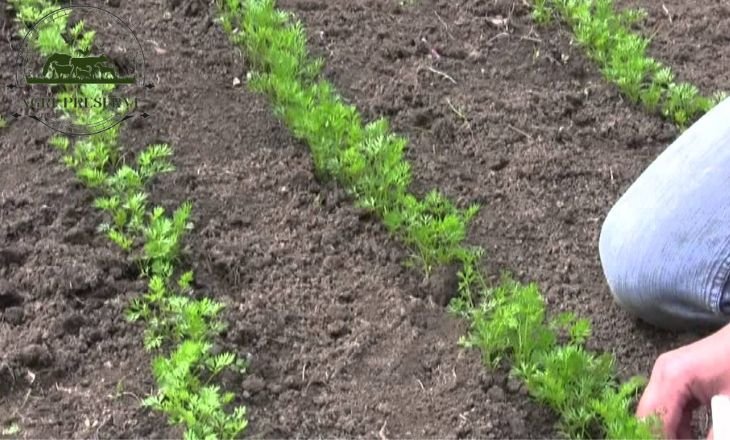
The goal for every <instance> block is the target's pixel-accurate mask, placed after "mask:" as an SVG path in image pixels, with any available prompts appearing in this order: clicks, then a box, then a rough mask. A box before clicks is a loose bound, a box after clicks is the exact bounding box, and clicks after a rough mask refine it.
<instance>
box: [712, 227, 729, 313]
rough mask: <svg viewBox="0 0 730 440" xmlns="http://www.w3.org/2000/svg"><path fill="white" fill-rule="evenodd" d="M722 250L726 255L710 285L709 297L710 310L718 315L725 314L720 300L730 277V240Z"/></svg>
mask: <svg viewBox="0 0 730 440" xmlns="http://www.w3.org/2000/svg"><path fill="white" fill-rule="evenodd" d="M722 252H723V254H724V255H725V257H724V258H723V260H722V263H720V267H719V268H718V270H717V272H716V273H715V276H714V277H713V280H712V285H711V286H710V297H709V301H710V304H709V307H710V310H712V312H713V313H715V314H718V315H719V314H724V313H723V312H722V310H721V309H720V301H721V300H722V294H723V293H724V292H723V288H724V287H725V284H726V283H727V281H728V277H730V241H728V243H726V244H725V247H724V248H723V250H722Z"/></svg>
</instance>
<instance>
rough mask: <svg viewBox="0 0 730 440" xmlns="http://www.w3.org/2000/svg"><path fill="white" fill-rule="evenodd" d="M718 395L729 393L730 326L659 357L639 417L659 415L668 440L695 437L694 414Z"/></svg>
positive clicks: (638, 411) (638, 413) (641, 404)
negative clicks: (693, 427)
mask: <svg viewBox="0 0 730 440" xmlns="http://www.w3.org/2000/svg"><path fill="white" fill-rule="evenodd" d="M716 394H730V325H728V326H726V327H724V328H723V329H721V330H720V331H718V332H717V333H715V334H713V335H710V336H708V337H706V338H704V339H701V340H699V341H697V342H695V343H693V344H690V345H687V346H684V347H681V348H678V349H676V350H673V351H670V352H667V353H664V354H662V355H661V356H659V358H658V359H657V361H656V363H655V364H654V369H653V370H652V372H651V378H650V380H649V385H647V387H646V390H644V394H643V396H642V397H641V400H640V401H639V406H638V408H637V411H636V415H637V416H638V417H639V418H644V417H648V416H651V415H654V414H656V415H658V416H659V418H660V419H661V421H662V424H663V430H664V436H665V437H666V438H670V439H676V438H680V439H685V438H692V431H691V428H690V421H691V419H692V411H693V410H695V409H696V408H698V407H700V406H709V405H710V401H711V399H712V396H714V395H716ZM708 438H709V439H712V433H710V435H709V437H708Z"/></svg>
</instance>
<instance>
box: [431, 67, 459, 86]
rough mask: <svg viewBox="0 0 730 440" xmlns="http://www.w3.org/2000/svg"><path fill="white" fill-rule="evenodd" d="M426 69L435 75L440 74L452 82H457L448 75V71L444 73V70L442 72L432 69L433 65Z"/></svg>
mask: <svg viewBox="0 0 730 440" xmlns="http://www.w3.org/2000/svg"><path fill="white" fill-rule="evenodd" d="M428 70H429V71H431V72H433V73H435V74H437V75H440V76H442V77H444V78H446V79H448V80H449V81H451V82H452V83H454V84H457V82H456V80H455V79H454V78H452V77H451V75H449V74H448V73H445V72H442V71H440V70H437V69H434V68H433V67H430V66H429V67H428Z"/></svg>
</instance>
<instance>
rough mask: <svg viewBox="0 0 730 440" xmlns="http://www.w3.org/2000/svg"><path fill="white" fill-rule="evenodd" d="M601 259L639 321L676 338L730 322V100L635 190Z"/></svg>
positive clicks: (612, 218) (607, 227) (614, 216)
mask: <svg viewBox="0 0 730 440" xmlns="http://www.w3.org/2000/svg"><path fill="white" fill-rule="evenodd" d="M599 252H600V256H601V263H602V265H603V270H604V273H605V275H606V279H607V281H608V285H609V287H610V289H611V292H612V293H613V295H614V297H615V299H616V301H617V302H618V303H619V304H620V305H621V306H623V307H624V308H626V309H627V310H628V311H630V312H631V313H633V314H635V315H637V316H638V317H639V318H641V319H643V320H645V321H648V322H650V323H652V324H654V325H657V326H660V327H663V328H669V329H675V330H685V329H694V328H698V327H715V326H719V325H722V324H726V323H728V322H730V286H729V285H728V284H729V283H728V281H729V278H730V99H728V100H725V101H724V102H722V103H721V104H720V105H718V106H716V107H715V108H714V109H713V110H711V111H710V112H708V113H707V114H706V115H705V116H704V117H703V118H701V119H700V120H699V121H698V122H697V123H695V124H694V125H693V126H691V127H690V128H689V129H688V130H687V131H685V132H684V133H683V134H682V135H681V136H680V138H679V139H677V141H676V142H674V143H673V144H672V145H670V146H669V147H668V148H667V149H666V150H665V151H664V152H663V153H662V154H661V155H660V156H659V157H658V158H657V159H656V160H655V161H654V162H653V163H652V164H651V165H650V166H649V167H648V168H647V169H646V170H645V171H644V173H643V174H642V175H641V176H640V177H639V178H638V179H637V180H636V182H635V183H634V184H633V185H632V186H631V187H629V189H628V190H627V191H626V193H625V194H624V195H623V196H622V197H621V198H620V199H619V200H618V202H617V203H616V205H615V206H613V208H612V209H611V210H610V212H609V213H608V216H607V218H606V220H605V222H604V224H603V228H602V229H601V236H600V240H599Z"/></svg>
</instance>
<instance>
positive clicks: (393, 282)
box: [0, 0, 727, 439]
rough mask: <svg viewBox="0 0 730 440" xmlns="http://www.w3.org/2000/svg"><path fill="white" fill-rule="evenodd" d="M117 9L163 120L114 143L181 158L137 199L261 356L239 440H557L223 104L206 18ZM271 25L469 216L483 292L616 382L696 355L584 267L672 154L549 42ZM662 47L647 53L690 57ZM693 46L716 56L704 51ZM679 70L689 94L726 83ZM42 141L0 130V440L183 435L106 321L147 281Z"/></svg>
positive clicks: (385, 1)
mask: <svg viewBox="0 0 730 440" xmlns="http://www.w3.org/2000/svg"><path fill="white" fill-rule="evenodd" d="M110 3H121V5H120V6H118V7H111V8H112V9H113V11H114V12H115V13H116V14H118V15H119V16H120V17H122V18H123V19H124V20H126V21H127V22H129V23H130V25H131V26H132V28H134V29H135V30H136V32H137V34H138V37H139V39H140V41H142V42H143V45H144V48H145V51H146V53H147V58H148V66H147V72H148V75H150V76H151V77H152V78H154V81H155V83H156V86H157V87H156V88H155V89H153V91H152V92H151V93H150V95H149V97H148V100H146V102H145V103H144V104H143V105H144V106H145V110H146V111H148V112H149V113H151V114H152V115H153V117H151V118H149V119H147V120H139V121H136V122H133V123H130V124H128V126H127V127H126V128H125V129H124V130H123V144H124V145H125V146H129V147H130V148H133V149H139V148H141V147H142V146H144V145H146V144H149V143H152V142H158V141H165V142H169V143H170V144H171V145H172V146H173V148H174V149H175V152H176V156H175V163H176V164H177V166H178V171H177V172H175V173H174V174H172V175H169V176H166V177H164V178H162V179H161V180H160V182H159V183H158V184H157V185H156V186H155V187H154V188H153V189H152V192H153V194H154V197H155V199H156V200H158V201H159V202H160V203H162V204H163V205H165V206H176V205H177V204H179V203H180V202H182V201H184V200H191V201H192V202H193V203H194V206H195V213H194V220H195V223H196V228H195V231H194V232H193V233H192V234H191V236H190V239H189V245H190V246H189V249H188V251H187V255H188V260H189V261H191V262H192V265H193V267H194V268H195V270H196V273H197V275H198V280H197V282H198V287H199V291H200V292H201V293H204V294H207V295H210V296H213V297H215V298H217V299H219V300H221V301H224V302H226V303H227V304H228V305H229V308H228V312H227V318H228V319H229V321H230V322H231V328H230V330H229V331H228V332H227V334H226V337H225V340H223V341H221V342H222V344H223V345H225V346H226V347H229V348H231V349H234V350H235V351H237V352H238V353H239V354H241V355H244V356H248V357H249V358H250V359H251V368H250V374H249V375H248V376H247V377H246V378H245V379H243V380H240V379H235V378H229V379H228V385H229V387H230V388H231V389H232V390H233V391H235V392H236V393H237V394H238V395H239V396H240V397H241V401H242V402H243V403H245V404H246V405H247V406H248V408H249V412H250V430H249V431H248V435H251V436H253V437H266V438H283V437H315V436H316V437H335V436H338V437H356V436H358V437H378V438H381V439H384V438H406V437H407V438H424V437H430V438H447V437H448V438H457V437H482V438H549V437H555V436H556V432H555V430H554V426H553V425H554V422H555V418H554V417H553V415H552V414H550V413H549V412H548V411H546V410H545V409H543V408H541V407H540V406H538V405H536V404H534V403H532V402H531V401H530V399H529V398H528V397H527V396H526V395H525V392H524V390H523V389H522V388H521V387H520V386H519V384H518V383H516V382H513V381H511V380H508V379H507V378H506V375H505V374H504V372H502V371H497V372H488V371H486V370H485V369H484V368H483V367H482V366H481V364H480V359H479V355H478V353H476V352H472V351H464V350H462V349H460V348H459V347H458V346H457V345H456V341H457V340H458V338H459V336H460V335H462V334H463V333H464V324H463V323H461V322H459V321H457V320H455V319H453V318H452V317H450V316H449V315H448V314H447V313H446V312H445V310H444V308H443V307H442V305H443V303H444V302H445V299H446V296H447V292H453V277H451V276H449V274H437V275H436V276H434V277H433V278H432V279H430V280H423V279H421V277H420V275H419V274H418V273H416V272H414V271H413V270H410V269H407V268H404V267H403V265H402V263H403V261H404V260H405V257H406V256H407V252H406V250H405V249H403V248H402V247H401V246H400V245H399V244H398V243H397V242H395V241H394V240H393V239H391V238H389V236H388V234H387V233H386V231H385V230H384V229H383V228H382V227H381V226H380V225H379V224H378V223H377V222H375V221H374V220H372V219H370V218H368V217H366V216H363V215H362V213H361V212H358V211H357V210H356V209H354V208H352V205H351V203H350V202H349V201H348V200H347V199H346V198H345V197H344V195H343V194H342V192H341V191H340V190H338V189H337V188H334V187H333V186H331V185H328V184H326V183H323V182H317V181H316V180H315V179H314V177H313V173H312V165H311V162H310V159H309V155H308V151H307V149H306V146H304V145H302V144H300V143H298V142H295V141H294V140H292V138H291V137H290V136H289V134H288V132H287V131H286V129H284V127H282V126H281V125H280V124H279V123H278V122H277V121H276V120H275V119H274V118H273V117H272V113H271V111H270V108H269V107H268V105H267V103H266V101H265V100H264V99H262V98H261V97H258V96H254V95H252V94H250V93H249V92H248V91H246V90H245V88H243V87H242V86H238V87H235V86H233V80H234V78H240V79H242V80H244V79H245V75H246V69H245V62H244V60H242V59H241V57H240V52H239V51H238V50H236V49H233V48H232V47H231V46H230V45H229V43H228V42H227V40H226V38H225V36H224V35H223V34H222V32H221V31H220V30H219V28H218V27H217V25H216V24H215V23H214V21H213V19H214V17H215V15H214V10H213V9H211V8H210V7H209V6H208V5H207V2H202V1H199V0H170V1H164V0H155V1H143V0H131V1H128V2H110ZM704 3H707V5H708V6H706V7H705V6H703V7H699V5H698V4H697V3H695V5H698V6H696V7H697V8H698V9H700V10H702V9H705V10H713V9H712V8H717V7H718V6H714V5H710V3H712V2H709V1H707V2H704ZM704 3H703V4H704ZM99 4H100V5H101V3H99ZM105 4H106V2H105ZM673 4H676V5H675V7H676V8H677V10H680V6H681V2H674V3H673ZM668 5H669V4H668ZM281 6H282V7H285V8H288V9H291V10H293V11H294V12H296V13H297V14H298V15H299V16H300V17H301V18H302V19H303V20H304V22H305V24H306V26H307V28H308V31H309V33H310V39H311V46H312V47H313V49H314V51H315V52H316V53H317V54H319V55H323V56H324V57H326V60H327V66H328V67H327V75H328V77H329V78H330V79H331V80H332V81H333V82H334V83H335V84H336V85H337V86H338V88H339V89H340V90H341V91H342V93H343V95H344V96H345V97H346V98H347V99H350V100H352V102H354V103H356V104H357V105H358V107H359V108H361V109H362V111H363V112H364V114H365V115H366V116H367V118H374V117H376V116H381V115H384V116H387V117H388V118H390V119H391V120H392V122H393V125H394V127H395V129H396V130H397V131H398V132H401V133H404V134H406V135H408V137H409V138H410V139H411V144H410V145H411V146H410V150H409V152H408V155H409V158H410V160H412V163H413V164H414V175H415V176H416V180H417V182H416V185H415V189H416V190H418V191H425V190H427V189H429V188H433V187H436V188H440V189H442V190H443V191H445V192H446V193H447V194H448V195H449V196H451V197H453V198H454V199H456V200H458V201H459V202H460V203H463V204H466V203H469V202H474V201H478V202H479V203H481V204H482V205H483V206H484V208H483V211H482V213H481V214H480V215H479V217H478V219H477V220H476V221H475V223H474V225H473V228H472V236H471V237H470V241H471V242H472V243H475V244H480V245H482V246H484V247H485V248H486V249H487V251H488V255H487V262H488V270H489V272H490V273H491V274H493V275H495V276H496V275H497V274H498V273H499V272H501V271H504V270H509V271H513V272H514V274H515V276H516V277H517V278H519V279H520V280H530V281H536V282H538V283H540V285H541V286H543V288H544V291H545V293H546V296H547V298H548V301H549V304H550V309H551V311H554V312H558V311H562V310H573V311H577V312H580V313H581V314H582V315H584V316H587V317H590V318H591V319H592V320H593V321H594V323H595V338H594V340H593V342H592V346H593V348H595V349H597V350H609V351H613V352H614V353H615V354H616V355H617V357H618V359H619V368H620V370H621V372H622V374H624V375H629V374H634V373H643V374H646V373H647V372H648V371H649V370H650V367H651V364H652V362H653V360H654V358H655V357H656V356H657V355H658V354H659V353H661V352H662V351H664V350H666V349H668V348H671V347H674V346H677V345H679V344H681V343H683V342H686V341H687V340H688V339H690V336H677V335H672V334H668V333H663V332H658V331H655V330H653V329H651V328H649V327H648V326H645V325H642V324H639V323H637V322H636V321H635V320H633V319H632V318H631V317H629V316H627V315H626V314H625V313H624V312H623V311H621V310H620V309H618V308H617V307H616V306H615V305H614V304H613V302H612V300H611V298H610V294H609V292H608V289H607V287H606V286H605V283H604V281H603V278H602V274H601V270H600V264H599V261H598V256H597V244H596V243H597V236H598V232H599V228H600V225H601V221H602V219H603V217H604V216H605V214H606V212H607V211H608V209H609V208H610V207H611V204H612V203H613V202H614V201H615V200H616V199H617V198H618V196H619V195H620V194H621V193H622V191H624V190H625V189H626V187H627V186H628V185H629V184H630V183H631V181H632V180H633V179H635V178H636V177H637V176H638V175H639V174H640V173H641V171H642V170H643V169H644V168H645V167H646V166H647V165H648V163H649V162H650V161H651V160H652V159H653V158H654V157H656V155H657V154H658V153H659V152H660V151H661V150H662V149H663V148H664V147H665V146H666V144H668V143H669V142H671V141H672V140H673V139H674V138H675V137H676V136H677V132H676V131H675V130H674V129H673V128H672V127H671V126H670V125H668V124H666V123H664V122H663V121H662V120H661V119H659V118H656V117H653V116H648V115H646V114H645V113H644V112H643V111H641V110H640V109H638V108H634V107H633V106H631V105H629V104H627V103H625V102H623V100H622V99H621V97H620V96H619V95H618V93H617V92H616V91H615V90H614V89H613V88H612V87H610V86H608V85H606V84H605V83H604V82H603V81H602V80H601V78H600V77H599V75H598V73H597V72H596V70H595V68H594V67H593V66H592V65H591V64H590V63H588V62H586V60H585V59H584V57H583V56H582V54H581V51H580V50H579V49H578V48H575V47H573V46H571V44H570V38H569V36H568V35H567V34H566V33H565V32H564V31H563V30H562V29H560V28H559V27H557V26H553V27H550V28H545V29H542V28H535V27H533V25H532V24H531V22H530V17H529V11H528V9H527V8H526V7H525V6H524V5H523V4H522V2H514V1H508V0H496V1H489V2H486V1H482V0H466V1H460V2H448V1H436V0H419V1H417V2H413V4H408V5H399V2H398V1H396V0H380V1H364V0H354V1H338V2H334V1H326V0H306V1H304V0H300V1H297V0H287V1H283V2H282V3H281ZM107 7H110V6H107ZM683 8H684V7H683ZM688 8H689V7H686V8H684V9H681V10H682V11H685V13H686V12H687V11H688ZM166 11H170V12H171V14H170V15H169V18H168V17H166V15H165V12H166ZM655 13H656V12H655V11H652V14H655ZM693 14H694V13H693ZM697 14H699V13H697ZM688 17H695V19H699V18H697V17H700V15H691V16H689V15H687V16H685V17H684V18H683V20H688V21H687V26H695V25H696V23H695V22H694V21H692V19H690V18H688ZM3 20H5V24H4V26H0V29H2V32H3V34H2V38H0V47H1V50H0V63H2V65H4V66H9V65H10V63H11V61H10V57H11V54H12V51H11V47H10V46H9V43H8V40H9V38H10V30H9V27H10V23H8V20H9V17H3ZM677 21H679V20H677ZM675 24H676V22H675ZM669 29H671V26H666V25H665V26H664V27H662V29H660V30H659V33H658V37H657V39H658V40H660V39H662V38H664V39H665V40H664V41H666V42H671V41H672V40H673V39H674V38H677V39H679V38H680V37H679V36H680V35H682V34H681V32H680V33H678V34H677V35H676V37H675V36H674V35H673V34H672V35H669V34H667V33H666V32H668V31H669ZM662 31H663V32H665V33H662ZM677 32H679V31H677ZM688 38H689V37H688ZM692 38H694V39H693V40H691V41H694V42H695V43H696V44H707V45H708V46H707V47H708V49H707V51H708V52H707V53H709V51H711V50H712V49H710V47H714V46H717V45H718V44H719V43H716V42H715V44H714V46H710V44H711V43H709V42H707V43H703V38H702V35H701V34H697V35H694V36H692ZM718 38H719V37H718ZM713 42H714V40H713ZM667 44H668V43H667ZM662 50H665V51H666V53H663V52H661V51H662ZM657 51H659V52H660V54H662V55H666V60H667V62H668V63H669V64H672V63H673V62H674V61H675V59H674V58H672V56H673V54H671V53H669V51H668V50H667V48H666V47H664V46H662V47H659V48H657ZM701 53H705V52H699V51H694V52H692V51H690V52H689V55H688V56H694V55H697V56H700V54H701ZM704 59H705V58H702V60H704ZM691 60H695V58H690V59H689V60H688V61H687V62H686V64H687V66H685V65H683V66H681V67H678V70H679V71H680V73H682V74H685V75H687V76H688V77H690V78H692V79H695V77H694V76H693V75H696V79H697V80H698V82H700V83H702V81H706V82H704V83H702V85H703V86H706V87H710V88H712V87H715V86H718V85H719V84H720V83H724V81H723V80H722V79H718V78H719V77H716V78H713V77H710V79H707V78H705V77H704V76H702V74H701V73H700V72H703V70H702V68H696V69H693V68H692V67H688V66H689V64H690V61H691ZM710 60H712V58H709V59H708V61H710ZM712 61H713V62H714V61H715V60H712ZM692 62H693V63H694V61H692ZM429 69H432V70H429ZM719 71H720V67H719V65H718V66H716V67H715V69H711V68H708V70H707V72H719ZM436 72H442V73H441V74H439V73H436ZM722 73H723V74H724V75H727V73H726V72H722ZM12 74H13V72H12V69H9V68H4V69H3V70H2V71H1V72H0V79H1V80H2V81H3V82H4V83H7V82H9V81H10V80H11V77H12ZM447 75H448V76H447ZM449 78H451V79H453V82H452V80H450V79H449ZM0 103H1V104H2V108H1V110H2V112H3V113H6V112H7V111H6V109H7V108H10V107H11V105H15V104H12V103H11V102H10V100H9V98H8V97H7V96H5V95H3V96H2V98H1V100H0ZM51 134H52V133H51V132H49V131H48V130H46V129H45V127H43V126H40V125H39V124H38V123H36V122H35V121H33V120H28V119H20V120H17V121H11V123H10V125H9V126H8V127H7V128H6V129H4V130H2V131H0V135H1V136H2V137H1V138H0V139H1V141H0V191H1V192H0V356H1V357H0V424H3V425H0V426H2V427H4V426H7V425H8V424H10V423H12V422H15V423H17V424H18V426H19V427H20V428H21V429H22V431H21V434H19V435H22V436H23V437H27V438H47V437H64V438H70V437H74V438H88V437H103V438H120V437H123V438H128V437H154V438H163V437H164V438H170V437H179V432H178V431H177V430H175V429H171V428H167V427H166V424H165V421H164V419H163V418H162V417H161V416H159V415H157V414H154V413H150V412H148V411H146V410H143V409H141V408H140V406H139V400H138V399H139V398H140V397H143V396H144V395H145V394H146V393H147V392H149V391H150V390H151V389H152V386H153V383H152V380H151V375H150V371H149V356H148V355H147V354H146V353H145V352H144V351H143V350H142V348H141V329H140V328H138V327H137V326H134V325H130V324H128V323H126V322H124V320H123V319H122V315H121V312H122V310H123V309H124V307H125V305H126V304H127V302H128V301H129V299H130V298H132V297H133V296H134V295H137V294H139V293H140V292H141V291H142V289H143V288H144V283H143V282H140V281H139V280H138V279H137V273H136V271H135V269H134V264H133V263H131V262H130V261H128V260H127V259H126V258H125V257H124V256H123V255H122V254H121V253H119V252H118V251H117V250H116V249H114V248H113V247H112V246H111V245H110V244H109V243H108V242H106V240H105V239H104V238H102V237H99V236H98V235H97V234H96V233H95V227H96V225H97V224H98V223H99V222H100V220H101V216H99V215H98V214H97V213H95V212H94V210H93V209H91V208H90V201H91V200H92V195H91V194H90V193H89V192H87V191H86V190H84V189H83V188H81V187H80V186H79V185H78V184H77V183H75V181H74V179H73V177H72V176H71V175H70V173H69V172H68V171H66V170H65V168H64V167H62V166H61V165H58V157H57V156H56V154H55V153H53V152H52V151H50V149H49V148H48V147H47V145H46V140H47V138H48V137H49V136H50V135H51Z"/></svg>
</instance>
